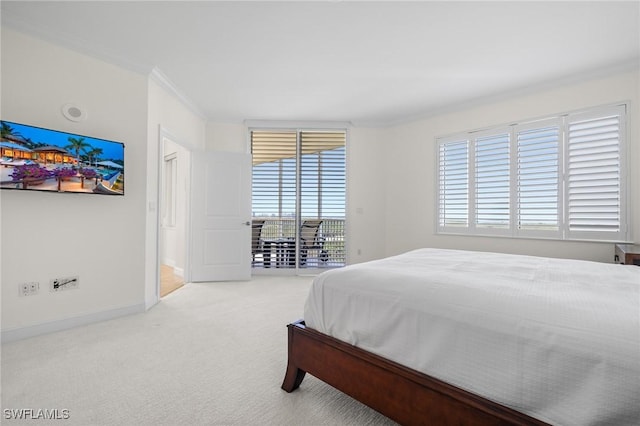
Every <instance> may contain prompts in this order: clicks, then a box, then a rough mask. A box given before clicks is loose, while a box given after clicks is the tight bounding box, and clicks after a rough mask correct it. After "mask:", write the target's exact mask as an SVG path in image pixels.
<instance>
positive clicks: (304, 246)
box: [300, 220, 329, 266]
mask: <svg viewBox="0 0 640 426" xmlns="http://www.w3.org/2000/svg"><path fill="white" fill-rule="evenodd" d="M320 225H322V220H305V221H304V222H302V226H301V227H300V265H301V266H304V265H306V264H307V258H308V256H309V250H318V253H319V254H318V259H319V260H320V261H321V262H323V263H326V262H327V261H328V260H329V252H328V251H327V250H325V249H324V238H323V237H322V236H320V235H319V231H320Z"/></svg>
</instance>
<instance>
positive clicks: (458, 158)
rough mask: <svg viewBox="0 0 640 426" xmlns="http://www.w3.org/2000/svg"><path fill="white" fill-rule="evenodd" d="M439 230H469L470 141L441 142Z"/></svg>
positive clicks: (439, 146)
mask: <svg viewBox="0 0 640 426" xmlns="http://www.w3.org/2000/svg"><path fill="white" fill-rule="evenodd" d="M438 197H439V203H438V205H439V211H438V228H440V229H442V230H446V228H448V227H454V228H456V227H457V228H462V227H463V228H467V227H468V226H469V213H468V208H469V141H468V140H457V141H456V140H454V141H446V140H442V141H439V144H438Z"/></svg>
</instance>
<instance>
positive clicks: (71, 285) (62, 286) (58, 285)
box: [49, 276, 80, 292]
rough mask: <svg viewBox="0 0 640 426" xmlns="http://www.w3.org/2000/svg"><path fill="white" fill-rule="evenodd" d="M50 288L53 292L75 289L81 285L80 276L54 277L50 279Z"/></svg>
mask: <svg viewBox="0 0 640 426" xmlns="http://www.w3.org/2000/svg"><path fill="white" fill-rule="evenodd" d="M49 285H50V289H51V291H53V292H58V291H64V290H73V289H76V288H78V287H79V286H80V279H79V277H77V276H75V277H64V278H52V279H51V280H50V281H49Z"/></svg>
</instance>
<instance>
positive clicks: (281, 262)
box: [253, 217, 346, 268]
mask: <svg viewBox="0 0 640 426" xmlns="http://www.w3.org/2000/svg"><path fill="white" fill-rule="evenodd" d="M254 219H256V220H264V221H265V222H264V225H263V226H262V231H261V233H260V243H259V246H260V248H261V250H260V251H261V253H259V254H258V255H256V256H255V257H254V262H253V267H254V268H269V267H279V268H295V248H296V247H295V239H296V221H295V219H293V218H273V217H254ZM310 220H316V219H310ZM304 221H305V218H303V219H302V220H301V222H300V223H301V224H302V223H304ZM299 259H300V265H299V267H300V268H338V267H341V266H344V265H345V262H346V252H345V246H344V219H322V224H321V225H320V228H319V230H318V235H317V238H316V241H315V242H314V243H313V244H312V248H310V249H308V250H305V252H304V253H301V256H299Z"/></svg>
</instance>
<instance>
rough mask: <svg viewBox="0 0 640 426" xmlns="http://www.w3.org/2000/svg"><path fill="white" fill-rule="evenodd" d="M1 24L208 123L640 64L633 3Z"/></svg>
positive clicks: (50, 5) (359, 113)
mask: <svg viewBox="0 0 640 426" xmlns="http://www.w3.org/2000/svg"><path fill="white" fill-rule="evenodd" d="M1 8H2V25H7V26H9V27H12V28H14V29H17V30H19V31H23V32H26V33H30V34H33V35H36V36H38V37H43V38H45V39H48V40H51V41H53V42H55V43H59V44H62V45H65V46H68V47H70V48H73V49H76V50H79V51H81V52H83V53H88V54H91V55H93V56H96V57H98V58H101V59H104V60H107V61H109V62H112V63H116V64H118V65H120V66H124V67H126V68H129V69H132V70H135V71H137V72H142V73H150V72H151V71H152V70H154V69H157V70H160V71H161V73H162V74H164V76H166V78H167V79H168V80H169V81H171V82H172V83H173V85H174V86H175V87H176V88H178V90H179V91H180V92H182V94H183V95H184V96H185V97H186V98H187V99H189V100H190V101H191V103H192V104H193V105H194V106H195V109H197V110H199V111H200V112H201V114H202V115H203V116H204V117H205V118H206V119H208V120H212V121H221V122H240V121H242V120H246V119H255V120H327V121H350V122H352V123H354V124H356V125H362V126H367V125H387V124H393V123H398V122H402V121H406V120H407V119H411V118H417V117H422V116H427V115H430V114H434V113H436V112H439V111H445V110H450V109H453V108H456V107H459V106H461V105H468V104H475V103H480V102H484V101H487V100H490V99H496V98H504V97H507V96H510V95H512V94H514V93H523V92H526V91H529V90H537V89H540V88H541V87H548V86H553V85H555V84H561V83H566V82H567V81H571V80H574V79H581V78H586V77H593V76H595V75H599V74H603V73H605V72H610V71H611V70H612V69H625V68H629V69H631V68H632V67H637V66H638V63H639V61H640V19H639V18H640V3H639V2H638V1H626V2H613V1H600V2H597V1H588V2H575V1H572V2H520V1H510V2H505V1H502V2H480V1H473V2H436V1H422V2H416V1H414V2H364V1H321V2H306V1H297V2H291V1H290V2H269V1H260V2H244V1H235V2H220V1H194V2H189V1H173V2H147V1H138V2H123V1H110V2H95V1H91V2H78V1H73V2H56V1H46V2H24V1H22V2H12V1H2V3H1Z"/></svg>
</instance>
